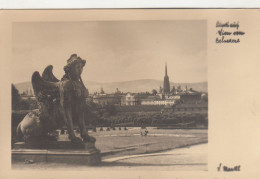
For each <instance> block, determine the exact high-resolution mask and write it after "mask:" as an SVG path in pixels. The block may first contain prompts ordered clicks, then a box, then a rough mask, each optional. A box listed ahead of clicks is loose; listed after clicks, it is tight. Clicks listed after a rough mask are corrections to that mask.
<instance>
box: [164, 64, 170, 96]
mask: <svg viewBox="0 0 260 179" xmlns="http://www.w3.org/2000/svg"><path fill="white" fill-rule="evenodd" d="M163 93H164V94H169V93H170V82H169V77H168V74H167V63H166V64H165V76H164V82H163Z"/></svg>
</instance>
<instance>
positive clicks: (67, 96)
mask: <svg viewBox="0 0 260 179" xmlns="http://www.w3.org/2000/svg"><path fill="white" fill-rule="evenodd" d="M85 63H86V61H85V60H83V59H81V58H80V57H78V56H77V54H72V55H71V56H70V58H69V59H68V60H67V65H66V66H65V67H64V71H65V75H64V76H63V77H62V79H61V80H58V79H57V78H56V77H55V76H54V75H53V73H52V70H53V66H52V65H49V66H47V67H46V68H45V70H44V72H43V73H42V76H41V75H40V74H39V72H37V71H36V72H34V73H33V75H32V86H33V90H34V93H35V96H36V99H37V101H38V105H39V109H36V110H33V111H31V112H29V113H28V114H27V115H26V116H25V117H24V119H23V120H22V121H21V122H20V123H19V125H18V127H17V135H18V136H20V137H23V138H24V140H25V142H29V143H40V142H41V140H44V139H45V138H46V137H47V136H48V134H49V133H50V132H52V131H55V130H57V129H59V128H61V127H63V126H64V125H65V126H66V127H67V131H68V136H69V139H70V141H71V142H72V143H84V142H85V143H93V144H94V143H95V141H96V140H95V138H94V137H92V136H89V135H88V132H87V129H86V125H85V115H86V114H85V108H86V101H85V98H86V97H87V96H88V90H87V88H86V87H85V85H84V83H83V81H82V79H81V73H82V71H83V67H84V66H85ZM75 123H77V124H78V126H79V128H80V137H77V136H76V134H75V132H74V127H73V126H74V124H75Z"/></svg>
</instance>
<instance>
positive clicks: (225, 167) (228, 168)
mask: <svg viewBox="0 0 260 179" xmlns="http://www.w3.org/2000/svg"><path fill="white" fill-rule="evenodd" d="M221 169H222V170H223V171H224V172H231V171H240V165H236V166H234V167H227V166H225V165H223V166H222V163H220V164H219V166H218V167H217V170H218V171H219V172H220V171H221Z"/></svg>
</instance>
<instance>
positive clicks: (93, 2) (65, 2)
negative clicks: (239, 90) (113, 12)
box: [0, 0, 260, 9]
mask: <svg viewBox="0 0 260 179" xmlns="http://www.w3.org/2000/svg"><path fill="white" fill-rule="evenodd" d="M75 8H77V9H85V8H260V1H259V0H197V1H194V0H181V1H180V0H179V1H178V0H33V1H32V0H0V9H75Z"/></svg>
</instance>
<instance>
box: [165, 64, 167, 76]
mask: <svg viewBox="0 0 260 179" xmlns="http://www.w3.org/2000/svg"><path fill="white" fill-rule="evenodd" d="M165 76H168V74H167V62H165Z"/></svg>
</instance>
